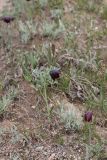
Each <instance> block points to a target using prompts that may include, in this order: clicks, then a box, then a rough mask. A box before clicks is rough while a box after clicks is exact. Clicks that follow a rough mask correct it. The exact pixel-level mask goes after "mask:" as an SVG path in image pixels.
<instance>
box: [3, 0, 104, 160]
mask: <svg viewBox="0 0 107 160" xmlns="http://www.w3.org/2000/svg"><path fill="white" fill-rule="evenodd" d="M5 4H6V2H5V0H0V10H1V11H2V10H3V6H5ZM73 4H74V3H73V2H72V1H69V2H68V1H67V2H66V4H65V5H66V6H67V7H72V6H73ZM47 14H48V13H47ZM64 18H65V19H66V20H67V21H69V22H70V21H71V23H72V19H73V17H72V15H69V14H68V13H66V14H65V17H64ZM0 23H1V24H0V26H2V28H3V27H4V28H5V27H6V26H5V24H4V23H3V22H1V21H0ZM97 23H98V24H97V25H99V23H100V22H99V20H98V21H97ZM12 25H13V26H12ZM12 25H11V26H10V28H12V27H14V25H15V24H12ZM102 25H103V24H102ZM99 27H100V26H99ZM16 37H17V33H16V35H14V44H13V45H14V46H15V47H18V48H20V46H21V44H18V42H19V39H18V38H17V39H18V40H17V39H16ZM80 39H81V37H79V40H80ZM44 40H45V38H44V39H42V38H41V37H37V38H35V39H34V40H32V42H30V43H29V44H28V45H27V46H26V45H23V48H29V49H30V48H32V46H33V45H34V44H35V43H36V45H37V43H40V42H41V43H42V41H44ZM17 41H18V42H17ZM104 42H105V45H106V44H107V42H106V36H105V38H104ZM54 43H55V45H56V48H57V49H60V48H61V46H63V40H62V39H59V40H58V41H56V42H54ZM81 43H82V42H81ZM81 43H80V47H81V46H83V44H84V42H83V44H81ZM21 47H22V46H21ZM104 55H105V54H104ZM8 56H9V55H6V53H5V51H4V48H0V79H1V81H2V82H3V85H4V86H5V87H4V89H3V90H2V91H1V92H0V95H1V96H2V95H5V94H6V93H7V92H8V89H9V88H8V87H10V86H8V84H9V83H10V81H11V79H13V77H14V75H15V74H16V70H18V73H19V76H17V77H16V78H15V79H14V81H15V83H16V85H14V88H17V90H18V94H17V96H16V97H15V99H14V101H13V102H12V103H11V105H10V106H9V107H8V108H7V110H6V112H5V114H3V115H1V116H0V160H64V159H65V160H82V159H84V153H85V148H84V144H83V143H82V138H81V137H82V136H81V135H82V133H75V132H73V131H71V132H70V133H69V132H68V133H66V131H65V130H64V127H63V125H62V124H61V123H60V121H59V119H58V117H56V116H54V114H53V115H52V119H51V121H49V119H48V117H47V113H46V110H45V107H44V102H43V99H42V98H41V97H40V96H38V93H37V92H36V91H35V89H34V88H33V87H32V85H31V84H29V83H28V82H26V81H25V80H24V78H23V76H22V71H21V68H20V66H18V67H16V68H15V69H14V70H13V68H14V67H13V68H11V66H10V64H8ZM14 60H15V59H14ZM16 63H17V61H16V62H15V64H16ZM9 85H10V84H9ZM11 87H12V86H11ZM11 87H10V88H11ZM55 98H57V99H58V100H59V101H60V100H62V98H63V99H64V100H65V101H68V99H67V98H66V97H65V95H63V94H61V95H57V94H56V95H54V94H53V99H55ZM66 103H69V102H66ZM75 106H76V107H79V109H80V112H83V111H84V106H82V105H81V104H80V103H79V104H78V103H77V104H76V105H75ZM82 110H83V111H82ZM95 114H96V113H95ZM100 116H101V117H97V118H98V125H96V130H97V132H98V134H99V135H100V136H101V138H102V140H103V141H105V139H107V126H106V127H104V126H103V125H104V124H105V121H106V122H107V120H105V118H103V117H102V115H100ZM101 122H102V123H101ZM103 122H104V123H103ZM104 149H105V153H107V147H106V146H104ZM106 159H107V157H106ZM106 159H105V160H106ZM93 160H94V159H93ZM96 160H97V159H96ZM100 160H101V159H100Z"/></svg>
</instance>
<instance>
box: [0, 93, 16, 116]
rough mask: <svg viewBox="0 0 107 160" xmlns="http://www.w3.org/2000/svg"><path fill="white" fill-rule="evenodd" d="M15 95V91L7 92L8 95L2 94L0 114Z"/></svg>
mask: <svg viewBox="0 0 107 160" xmlns="http://www.w3.org/2000/svg"><path fill="white" fill-rule="evenodd" d="M15 96H16V92H15V91H11V92H9V93H8V95H4V96H3V97H1V98H0V114H3V113H4V112H5V111H6V109H7V107H8V106H9V104H10V103H11V102H12V100H13V98H14V97H15Z"/></svg>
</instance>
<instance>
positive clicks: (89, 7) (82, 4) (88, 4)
mask: <svg viewBox="0 0 107 160" xmlns="http://www.w3.org/2000/svg"><path fill="white" fill-rule="evenodd" d="M77 4H78V6H79V9H83V10H86V11H88V12H97V11H98V8H99V7H98V4H101V2H96V1H95V0H90V1H87V0H77Z"/></svg>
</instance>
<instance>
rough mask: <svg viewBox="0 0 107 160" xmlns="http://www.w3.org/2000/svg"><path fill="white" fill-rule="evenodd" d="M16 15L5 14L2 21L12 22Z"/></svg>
mask: <svg viewBox="0 0 107 160" xmlns="http://www.w3.org/2000/svg"><path fill="white" fill-rule="evenodd" d="M14 19H15V18H14V17H12V16H4V17H2V21H4V22H5V23H10V22H11V21H14Z"/></svg>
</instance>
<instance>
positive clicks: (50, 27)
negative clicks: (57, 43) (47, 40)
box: [43, 19, 65, 39]
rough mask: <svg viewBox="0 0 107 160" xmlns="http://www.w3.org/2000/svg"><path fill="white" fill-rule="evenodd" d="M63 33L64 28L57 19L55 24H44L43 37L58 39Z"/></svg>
mask: <svg viewBox="0 0 107 160" xmlns="http://www.w3.org/2000/svg"><path fill="white" fill-rule="evenodd" d="M64 31H65V26H64V24H63V22H62V20H61V19H57V20H56V22H55V21H53V22H51V23H47V22H44V25H43V36H46V37H48V36H49V37H52V38H54V39H56V38H58V37H60V36H61V34H63V33H64Z"/></svg>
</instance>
